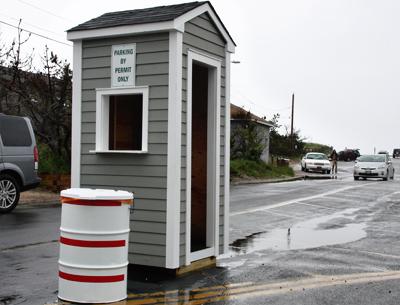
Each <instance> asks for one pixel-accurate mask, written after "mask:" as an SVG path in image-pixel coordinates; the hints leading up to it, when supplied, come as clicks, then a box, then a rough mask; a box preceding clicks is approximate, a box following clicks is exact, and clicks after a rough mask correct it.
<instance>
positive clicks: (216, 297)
mask: <svg viewBox="0 0 400 305" xmlns="http://www.w3.org/2000/svg"><path fill="white" fill-rule="evenodd" d="M398 279H400V272H399V271H384V272H371V273H356V274H345V275H335V276H326V275H316V276H313V277H310V278H304V279H300V280H295V281H282V282H275V283H262V282H261V283H260V282H258V283H253V282H243V283H232V284H225V285H217V286H209V287H202V288H197V289H179V290H170V291H159V292H153V293H138V294H129V295H128V298H127V300H124V301H121V302H117V303H113V305H139V304H148V305H150V304H152V305H161V304H186V305H200V304H215V303H218V302H222V301H235V300H242V301H243V300H245V302H246V303H244V304H257V302H256V303H254V301H249V300H250V299H251V298H258V297H266V296H273V295H279V294H287V293H294V292H300V291H305V290H310V289H316V288H322V287H329V286H340V285H354V284H363V283H371V282H375V283H376V282H382V281H389V280H398ZM218 304H219V303H218ZM235 304H236V303H235ZM240 304H243V303H240Z"/></svg>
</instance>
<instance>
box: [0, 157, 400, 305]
mask: <svg viewBox="0 0 400 305" xmlns="http://www.w3.org/2000/svg"><path fill="white" fill-rule="evenodd" d="M394 164H395V167H396V173H399V174H400V160H399V159H397V160H394ZM351 168H352V163H341V164H340V165H339V170H340V171H339V174H338V177H337V179H332V180H306V181H295V182H288V183H279V184H258V185H243V186H236V187H232V190H231V217H230V219H231V220H230V224H231V230H230V232H231V236H230V239H231V243H232V246H231V251H230V253H229V254H228V255H226V256H224V257H221V258H219V260H218V266H217V268H214V269H210V270H205V271H200V272H197V273H194V274H191V275H189V276H186V277H183V278H180V279H175V280H165V279H164V280H152V281H147V282H138V281H133V280H131V281H129V283H128V290H129V292H130V294H129V298H128V301H126V302H123V303H121V304H144V303H146V304H206V303H207V304H371V305H376V304H400V288H399V287H400V241H399V232H400V176H399V175H397V174H396V178H395V180H394V181H387V182H383V181H374V180H369V181H353V179H352V175H351ZM59 223H60V209H59V208H36V209H32V208H17V209H16V210H15V212H14V213H12V214H9V215H0V304H1V305H3V304H44V303H46V302H51V301H54V300H55V299H56V295H57V269H58V268H57V258H58V245H57V239H58V234H59V233H58V230H59ZM288 229H290V231H289V230H288Z"/></svg>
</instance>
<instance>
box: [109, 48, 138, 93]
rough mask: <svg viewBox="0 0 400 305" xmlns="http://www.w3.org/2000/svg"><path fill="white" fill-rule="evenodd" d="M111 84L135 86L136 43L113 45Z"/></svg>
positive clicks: (114, 85)
mask: <svg viewBox="0 0 400 305" xmlns="http://www.w3.org/2000/svg"><path fill="white" fill-rule="evenodd" d="M111 52H112V53H111V86H112V87H126V86H130V87H132V86H135V64H136V44H134V43H131V44H121V45H114V46H112V50H111Z"/></svg>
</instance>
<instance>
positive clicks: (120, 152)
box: [89, 150, 147, 154]
mask: <svg viewBox="0 0 400 305" xmlns="http://www.w3.org/2000/svg"><path fill="white" fill-rule="evenodd" d="M89 152H90V153H93V154H147V151H146V150H89Z"/></svg>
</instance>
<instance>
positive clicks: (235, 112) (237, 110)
mask: <svg viewBox="0 0 400 305" xmlns="http://www.w3.org/2000/svg"><path fill="white" fill-rule="evenodd" d="M248 117H250V120H252V121H253V122H256V123H258V124H262V125H265V126H268V127H273V126H274V124H273V123H271V122H269V121H267V120H265V119H264V118H260V117H259V116H256V115H255V114H253V113H251V112H250V111H247V110H245V109H243V108H242V107H239V106H236V105H234V104H232V103H231V120H237V121H239V120H247V119H248Z"/></svg>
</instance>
